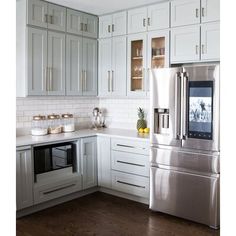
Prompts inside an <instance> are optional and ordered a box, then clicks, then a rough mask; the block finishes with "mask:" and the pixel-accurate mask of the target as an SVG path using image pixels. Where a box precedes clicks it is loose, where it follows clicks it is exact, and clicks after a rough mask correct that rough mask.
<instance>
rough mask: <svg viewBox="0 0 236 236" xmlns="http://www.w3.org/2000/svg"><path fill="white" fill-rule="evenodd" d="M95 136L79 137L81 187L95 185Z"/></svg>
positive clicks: (85, 187)
mask: <svg viewBox="0 0 236 236" xmlns="http://www.w3.org/2000/svg"><path fill="white" fill-rule="evenodd" d="M96 150H97V142H96V137H89V138H82V139H81V152H82V154H81V157H82V175H83V189H87V188H91V187H94V186H97V151H96Z"/></svg>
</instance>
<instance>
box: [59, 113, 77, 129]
mask: <svg viewBox="0 0 236 236" xmlns="http://www.w3.org/2000/svg"><path fill="white" fill-rule="evenodd" d="M61 118H62V131H63V132H73V131H75V120H74V117H73V115H72V114H62V115H61Z"/></svg>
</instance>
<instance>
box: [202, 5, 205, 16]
mask: <svg viewBox="0 0 236 236" xmlns="http://www.w3.org/2000/svg"><path fill="white" fill-rule="evenodd" d="M202 17H205V8H204V7H202Z"/></svg>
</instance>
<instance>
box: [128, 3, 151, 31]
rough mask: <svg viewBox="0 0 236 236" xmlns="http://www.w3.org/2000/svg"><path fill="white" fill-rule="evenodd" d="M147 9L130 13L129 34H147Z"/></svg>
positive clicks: (138, 9)
mask: <svg viewBox="0 0 236 236" xmlns="http://www.w3.org/2000/svg"><path fill="white" fill-rule="evenodd" d="M146 18H147V8H146V7H142V8H137V9H133V10H130V11H128V34H133V33H139V32H145V31H146V30H147V19H146Z"/></svg>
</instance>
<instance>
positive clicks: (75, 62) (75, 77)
mask: <svg viewBox="0 0 236 236" xmlns="http://www.w3.org/2000/svg"><path fill="white" fill-rule="evenodd" d="M82 43H83V40H82V37H79V36H75V35H69V34H67V35H66V95H82V76H83V74H82V67H83V45H82Z"/></svg>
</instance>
